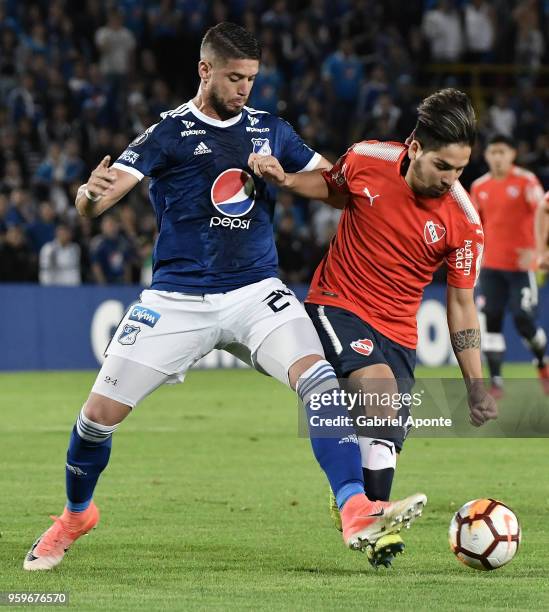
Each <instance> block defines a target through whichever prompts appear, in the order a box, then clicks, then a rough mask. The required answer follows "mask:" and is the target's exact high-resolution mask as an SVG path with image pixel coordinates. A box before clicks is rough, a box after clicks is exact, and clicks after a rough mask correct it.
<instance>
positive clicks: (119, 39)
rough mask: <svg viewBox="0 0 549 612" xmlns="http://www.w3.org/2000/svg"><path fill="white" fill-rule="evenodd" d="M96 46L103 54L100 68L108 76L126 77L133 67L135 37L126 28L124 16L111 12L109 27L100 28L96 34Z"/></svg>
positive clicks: (115, 11)
mask: <svg viewBox="0 0 549 612" xmlns="http://www.w3.org/2000/svg"><path fill="white" fill-rule="evenodd" d="M95 44H96V45H97V48H98V49H99V51H100V53H101V60H100V62H99V67H100V69H101V72H102V73H103V74H105V75H108V76H114V75H116V76H124V75H126V74H128V72H129V70H130V67H131V60H132V54H133V50H134V49H135V37H134V35H133V34H132V33H131V31H130V30H128V28H126V27H124V22H123V20H122V15H121V14H120V13H119V12H118V11H117V10H114V11H111V12H110V13H109V18H108V21H107V25H105V26H103V27H102V28H99V30H97V32H96V34H95Z"/></svg>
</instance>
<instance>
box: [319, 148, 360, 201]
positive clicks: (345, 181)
mask: <svg viewBox="0 0 549 612" xmlns="http://www.w3.org/2000/svg"><path fill="white" fill-rule="evenodd" d="M355 160H356V154H355V152H354V151H353V148H352V147H351V148H350V149H348V150H347V152H346V153H345V154H344V155H342V156H341V157H340V158H339V159H338V160H337V161H336V163H335V164H334V165H333V166H332V168H331V169H330V170H323V171H322V177H323V178H324V180H325V181H326V183H328V187H329V188H330V190H332V191H337V192H338V193H345V194H348V193H351V189H350V187H349V184H350V182H351V179H352V175H353V173H354V164H355Z"/></svg>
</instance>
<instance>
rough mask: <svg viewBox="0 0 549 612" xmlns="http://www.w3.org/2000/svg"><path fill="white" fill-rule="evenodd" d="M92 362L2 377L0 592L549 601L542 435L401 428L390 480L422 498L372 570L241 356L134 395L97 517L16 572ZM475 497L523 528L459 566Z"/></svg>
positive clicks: (282, 601)
mask: <svg viewBox="0 0 549 612" xmlns="http://www.w3.org/2000/svg"><path fill="white" fill-rule="evenodd" d="M508 368H509V369H508V373H509V372H511V373H512V372H513V371H514V372H515V373H516V374H517V375H519V376H520V375H521V373H523V374H524V375H526V374H529V375H531V373H532V371H531V367H526V366H524V368H523V369H521V368H520V366H517V367H516V368H515V369H514V370H513V368H511V366H509V367H508ZM451 372H454V370H451V369H447V370H435V371H433V370H430V371H429V372H428V373H427V374H428V375H429V376H441V375H443V374H449V373H451ZM423 374H424V375H425V374H426V372H425V371H424V372H423ZM94 376H95V374H94V373H92V372H78V373H72V372H71V373H47V372H46V373H28V374H2V375H0V405H1V408H2V409H1V411H0V414H1V417H2V419H1V426H0V591H7V590H16V591H49V592H58V591H68V592H69V594H70V595H69V596H70V608H74V609H78V610H85V611H87V610H103V611H105V610H108V611H111V610H136V609H138V610H167V609H172V610H198V609H202V610H204V609H207V610H379V609H384V610H388V609H389V610H390V609H397V610H424V609H427V608H430V609H432V610H474V609H483V610H499V609H513V610H533V609H536V610H542V609H543V610H547V609H549V580H548V579H547V576H548V568H549V527H548V524H549V477H548V474H549V472H548V466H549V461H548V455H549V453H548V450H549V443H548V440H547V439H527V440H526V439H525V440H521V439H478V440H472V439H442V440H440V439H439V440H436V439H415V440H414V439H411V440H409V441H408V443H407V445H406V447H405V451H404V453H403V454H402V456H401V458H400V465H399V470H398V472H397V477H396V483H395V487H394V492H393V493H394V496H395V497H397V496H403V495H406V494H409V493H411V492H414V491H417V490H420V491H424V492H425V493H427V495H428V497H429V503H428V505H427V507H426V510H425V514H424V517H423V518H422V519H421V520H420V521H418V522H417V523H416V524H415V525H414V526H413V528H412V529H411V530H410V531H405V532H404V536H405V541H406V544H407V548H406V552H405V554H404V555H402V556H400V557H399V558H398V559H397V560H396V561H395V563H394V569H392V570H385V569H384V568H381V569H380V570H379V571H377V572H376V571H375V570H374V569H372V568H371V567H370V566H369V565H368V563H367V561H366V558H365V557H364V556H363V555H360V554H359V553H355V552H351V551H349V550H347V549H346V548H345V547H344V545H343V543H342V540H341V536H340V534H339V533H338V532H337V531H335V529H334V528H333V527H332V525H331V522H330V519H329V516H328V513H327V485H326V482H325V480H324V477H323V475H322V473H321V472H320V470H319V468H318V467H317V465H316V462H315V461H314V458H313V456H312V453H311V451H310V448H309V443H308V441H307V440H305V439H300V438H298V437H297V435H296V430H297V417H296V404H295V401H294V397H293V394H292V393H291V392H290V391H288V390H287V389H285V388H284V387H283V386H282V385H280V384H279V383H277V382H275V381H273V380H270V379H268V378H266V377H263V376H260V375H259V374H257V373H255V372H251V371H245V370H234V371H216V372H214V371H197V372H192V373H191V374H190V375H189V376H188V380H187V382H186V384H185V385H177V386H174V387H163V388H161V389H160V390H158V391H157V392H156V393H154V394H153V395H152V396H151V397H149V398H148V399H147V400H146V401H145V402H143V403H142V404H141V405H140V406H139V407H138V408H137V409H136V410H135V413H134V414H132V415H130V417H129V418H128V420H127V421H126V422H125V423H124V424H123V425H122V427H121V428H120V430H119V431H118V432H117V433H116V434H115V439H114V443H113V452H112V456H111V463H110V465H109V467H108V469H107V470H106V472H105V473H104V474H103V476H102V478H101V480H100V482H99V486H98V489H97V491H96V496H95V499H96V502H97V504H98V506H99V508H100V509H101V511H102V519H101V522H100V524H99V527H98V529H97V530H95V531H94V532H93V533H92V534H91V535H90V536H87V537H84V538H82V539H81V540H79V541H78V542H77V543H76V544H75V546H74V547H73V548H72V549H71V550H70V551H69V553H68V554H67V556H66V558H65V560H64V562H63V563H62V564H61V565H60V566H59V567H58V568H56V569H55V570H54V571H51V572H34V573H30V572H24V571H23V569H22V562H23V557H24V555H25V553H26V552H27V550H28V548H29V546H30V544H31V543H32V541H33V540H34V538H35V537H37V536H38V535H39V534H40V533H41V531H42V530H44V529H45V528H46V527H47V526H48V525H49V524H50V521H49V519H48V514H59V513H61V511H62V507H63V503H64V459H65V452H66V445H67V440H68V433H69V430H70V428H71V427H72V424H73V422H74V420H75V417H76V414H77V412H78V410H79V407H80V406H81V404H82V402H83V401H84V399H85V397H86V396H87V393H88V390H89V388H90V386H91V384H92V382H93V379H94ZM532 384H533V388H534V387H535V388H536V390H537V383H536V382H535V381H532ZM524 401H525V402H527V401H528V398H524ZM548 409H549V408H548ZM485 496H494V497H497V498H499V499H502V500H503V501H505V502H506V503H507V504H508V505H510V506H511V507H512V508H513V509H514V510H515V511H516V513H517V514H518V516H519V519H520V520H521V523H522V527H523V544H522V546H521V549H520V550H519V553H518V555H517V557H516V559H514V561H513V562H512V563H511V564H510V565H508V566H506V567H504V568H501V569H499V570H496V571H494V572H476V571H474V570H470V569H468V568H466V567H464V566H462V565H461V564H460V563H458V561H457V560H456V559H455V558H454V556H453V555H452V554H451V552H450V550H449V548H448V543H447V528H448V524H449V521H450V518H451V516H452V513H453V511H455V510H456V509H457V508H458V507H459V506H460V505H461V504H462V503H464V502H466V501H468V500H470V499H473V498H475V497H485ZM27 608H28V607H27Z"/></svg>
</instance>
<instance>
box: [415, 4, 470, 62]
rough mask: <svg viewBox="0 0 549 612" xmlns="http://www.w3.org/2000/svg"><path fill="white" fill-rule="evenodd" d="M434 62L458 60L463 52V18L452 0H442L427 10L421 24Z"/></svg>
mask: <svg viewBox="0 0 549 612" xmlns="http://www.w3.org/2000/svg"><path fill="white" fill-rule="evenodd" d="M421 29H422V31H423V35H424V36H425V38H426V39H427V40H428V42H429V44H430V49H431V60H432V61H434V62H457V61H458V60H459V59H460V57H461V54H462V52H463V28H462V26H461V18H460V15H459V13H458V11H457V10H456V8H455V7H454V4H453V2H452V1H451V0H440V1H439V3H438V5H437V7H436V8H434V9H431V10H429V11H427V12H426V13H425V14H424V16H423V22H422V25H421Z"/></svg>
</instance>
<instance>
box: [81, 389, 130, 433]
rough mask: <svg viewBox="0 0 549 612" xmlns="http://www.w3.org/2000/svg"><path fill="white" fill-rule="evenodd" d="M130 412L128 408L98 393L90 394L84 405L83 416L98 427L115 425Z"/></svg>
mask: <svg viewBox="0 0 549 612" xmlns="http://www.w3.org/2000/svg"><path fill="white" fill-rule="evenodd" d="M130 412H131V407H130V406H127V405H126V404H122V403H121V402H117V401H116V400H113V399H111V398H110V397H106V396H104V395H100V394H99V393H93V392H92V393H90V396H89V398H88V401H87V402H86V403H85V404H84V415H85V416H86V417H87V418H88V419H90V421H93V422H94V423H98V424H99V425H116V424H118V423H120V422H121V421H123V420H124V419H125V418H126V417H127V416H128V414H129V413H130Z"/></svg>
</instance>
